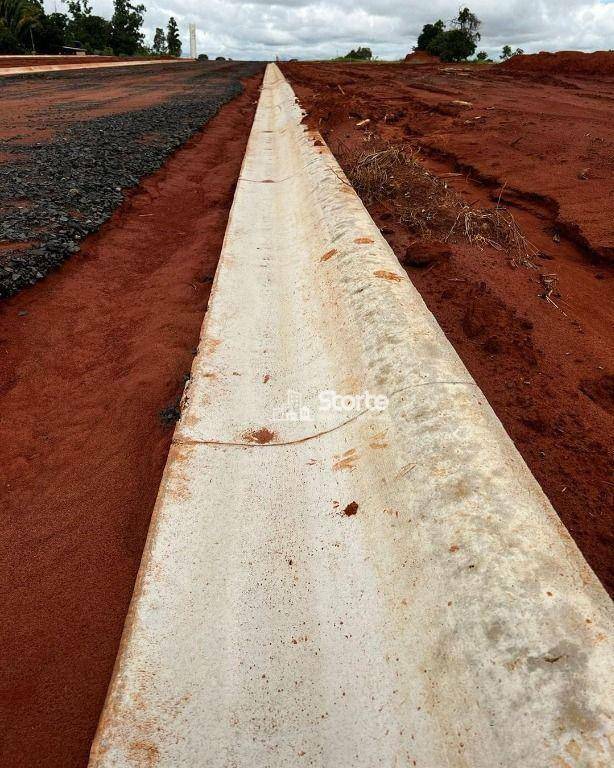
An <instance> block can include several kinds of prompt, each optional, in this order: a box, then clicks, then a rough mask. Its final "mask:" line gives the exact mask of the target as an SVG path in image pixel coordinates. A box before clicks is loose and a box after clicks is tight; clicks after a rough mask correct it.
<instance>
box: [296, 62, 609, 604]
mask: <svg viewBox="0 0 614 768" xmlns="http://www.w3.org/2000/svg"><path fill="white" fill-rule="evenodd" d="M283 71H284V73H285V74H286V76H287V77H289V79H290V81H291V83H292V85H293V86H294V88H295V90H296V92H297V95H298V96H299V100H300V101H301V104H302V105H303V107H304V108H305V109H306V110H307V117H306V122H307V123H308V124H309V126H310V127H311V128H313V129H316V130H319V131H320V132H321V133H322V135H323V137H324V138H325V139H326V140H327V141H328V143H329V146H330V147H331V149H332V150H333V151H334V152H335V153H336V155H337V158H338V159H339V161H340V163H341V165H342V166H343V167H344V169H345V170H346V172H349V170H350V163H351V158H352V156H355V154H354V155H353V153H355V152H356V151H357V150H360V148H361V147H362V148H364V147H368V146H370V141H372V140H373V138H372V137H375V138H376V139H377V140H379V141H380V142H385V143H386V142H390V143H392V144H397V145H398V144H403V145H405V146H406V147H409V148H413V150H414V151H418V152H419V155H418V157H419V160H420V162H421V163H422V164H423V165H424V166H425V168H426V169H427V170H428V171H430V172H431V173H433V174H435V175H437V176H439V177H440V178H441V179H442V180H445V181H446V182H447V183H448V185H449V186H450V187H452V188H453V189H454V190H455V191H456V192H457V193H458V194H459V195H460V196H461V197H462V198H463V199H464V200H465V202H466V203H467V204H473V205H474V206H478V207H481V208H489V207H490V208H492V207H494V206H495V205H496V204H497V201H498V200H499V199H500V201H501V203H502V204H503V205H505V206H506V207H507V208H508V210H510V211H511V212H512V213H513V216H514V218H515V219H516V221H517V222H518V224H519V225H520V226H521V228H522V230H523V231H524V234H525V235H526V236H527V237H528V238H529V240H530V241H532V242H533V243H534V244H535V246H536V247H537V248H538V249H539V251H540V256H539V257H535V259H534V261H535V268H532V269H530V268H527V267H526V266H519V265H514V264H513V263H512V262H511V259H510V258H509V257H508V256H507V255H506V253H505V252H502V251H500V250H495V249H494V248H491V247H484V248H483V249H480V248H479V247H477V246H476V245H475V244H473V245H472V244H470V243H469V242H468V241H467V240H464V239H462V238H454V239H453V240H452V241H450V242H448V243H445V247H444V246H442V245H441V244H439V245H438V244H436V243H432V242H428V240H425V238H424V237H422V236H421V235H420V234H419V233H418V232H416V231H412V230H411V229H409V228H408V227H407V226H405V225H403V224H402V223H400V221H399V217H398V208H397V207H396V206H397V205H398V204H399V203H402V200H398V199H387V200H382V201H381V202H377V203H372V204H369V203H368V202H367V207H368V208H369V210H370V212H371V214H372V215H373V217H374V219H375V221H376V222H377V223H379V224H380V227H381V229H382V232H383V234H384V236H385V237H386V238H387V239H388V242H389V243H390V245H391V246H392V248H393V250H394V251H395V253H396V255H397V257H398V258H399V260H400V261H401V262H402V263H404V264H405V267H406V270H407V273H408V275H409V277H410V279H411V280H412V281H413V283H414V285H415V286H416V288H417V289H418V290H419V291H420V293H421V294H422V296H423V298H424V300H425V301H426V303H427V305H428V307H429V309H430V310H431V311H432V312H433V314H434V315H435V317H436V318H437V320H438V321H439V324H440V325H441V326H442V328H443V330H444V331H445V333H446V334H447V336H448V338H449V339H450V341H451V342H452V344H453V345H454V347H455V348H456V350H457V352H458V353H459V355H460V357H461V358H462V359H463V361H464V363H465V364H466V365H467V367H468V369H469V371H470V372H471V374H472V375H473V376H474V378H475V379H476V381H477V383H478V384H479V385H480V387H481V389H482V390H483V392H484V393H485V395H486V396H487V398H488V400H489V402H490V404H491V405H492V407H493V408H494V410H495V412H496V413H497V415H498V417H499V418H500V419H501V421H502V422H503V424H504V426H505V428H506V429H507V431H508V433H509V434H510V435H511V437H512V439H513V440H514V442H515V444H516V446H517V447H518V449H519V451H520V453H521V454H522V456H523V457H524V459H525V461H526V462H527V464H528V465H529V467H530V469H531V471H532V472H533V474H534V475H535V476H536V478H537V479H538V481H539V482H540V484H541V486H542V488H543V489H544V491H545V493H546V494H547V496H548V497H549V499H550V501H551V502H552V504H553V506H554V508H555V509H556V511H557V512H558V514H559V516H560V517H561V519H562V520H563V522H564V524H565V525H566V526H567V528H568V529H569V531H570V533H571V534H572V536H573V537H574V539H575V541H576V542H577V544H578V546H579V547H580V549H581V550H582V552H583V554H584V556H585V557H586V558H587V560H588V562H589V563H590V565H591V566H592V568H593V569H594V570H595V572H596V573H597V575H598V576H599V578H600V579H601V580H602V582H603V583H604V585H605V586H606V588H607V589H609V590H610V592H611V593H614V562H613V558H612V551H613V546H614V528H613V522H614V503H613V501H614V496H613V491H614V477H613V476H612V466H613V462H612V459H613V456H612V449H613V446H614V345H613V344H612V326H613V322H614V302H613V301H612V298H613V290H612V286H613V284H614V283H613V278H614V265H613V264H612V256H613V255H614V226H613V224H612V217H611V210H610V208H611V206H609V205H608V204H606V202H605V201H607V200H612V199H614V174H613V173H612V170H613V169H614V82H611V81H607V80H593V81H590V82H589V81H587V80H585V81H583V82H582V83H580V82H579V81H574V80H567V81H565V82H564V83H563V84H562V85H561V84H560V83H558V81H557V82H556V83H554V84H553V82H551V81H550V80H547V82H539V83H536V82H534V81H532V80H527V79H525V78H524V77H519V76H518V75H517V74H516V73H514V75H513V77H511V76H507V75H504V74H501V72H500V69H499V68H496V67H490V68H482V67H479V68H478V67H471V66H464V67H459V66H449V65H439V66H431V67H429V66H420V67H414V66H407V65H382V64H378V65H377V66H365V65H360V66H353V65H351V64H336V63H335V64H332V63H331V64H321V65H317V66H316V65H310V64H298V63H297V64H285V65H283ZM339 86H341V88H342V91H343V94H342V93H341V91H340V89H339ZM367 119H368V120H369V122H368V123H366V124H365V123H363V121H364V120H367ZM359 124H360V125H359ZM584 169H586V173H583V170H584ZM581 172H582V173H581ZM584 176H586V178H584ZM551 274H555V275H556V277H557V280H558V283H557V286H556V291H555V292H554V294H553V295H552V297H551V298H552V300H553V301H554V302H555V303H556V304H557V307H555V306H553V305H552V304H551V303H550V302H548V301H546V300H545V299H544V298H541V296H542V295H543V293H544V287H543V282H542V281H543V277H542V275H551Z"/></svg>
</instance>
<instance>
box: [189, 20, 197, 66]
mask: <svg viewBox="0 0 614 768" xmlns="http://www.w3.org/2000/svg"><path fill="white" fill-rule="evenodd" d="M190 58H191V59H195V58H196V24H190Z"/></svg>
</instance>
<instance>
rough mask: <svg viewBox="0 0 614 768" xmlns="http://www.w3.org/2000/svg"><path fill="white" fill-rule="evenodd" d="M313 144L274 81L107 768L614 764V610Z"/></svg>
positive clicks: (183, 429)
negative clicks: (380, 405) (343, 403)
mask: <svg viewBox="0 0 614 768" xmlns="http://www.w3.org/2000/svg"><path fill="white" fill-rule="evenodd" d="M300 123H301V110H300V108H299V106H298V105H297V104H296V102H295V97H294V94H293V92H292V90H291V88H290V87H289V85H288V84H287V83H286V81H285V80H284V78H283V76H282V75H281V73H280V72H279V69H278V68H277V67H276V66H275V65H272V64H271V65H269V66H268V68H267V72H266V75H265V80H264V84H263V89H262V94H261V98H260V102H259V106H258V111H257V114H256V118H255V120H254V125H253V128H252V133H251V137H250V141H249V144H248V148H247V151H246V155H245V159H244V162H243V168H242V172H241V178H240V180H239V182H238V185H237V191H236V195H235V200H234V203H233V208H232V212H231V217H230V220H229V224H228V229H227V232H226V238H225V242H224V246H223V251H222V256H221V260H220V265H219V268H218V272H217V276H216V281H215V285H214V290H213V293H212V298H211V302H210V308H209V310H208V313H207V316H206V319H205V324H204V327H203V333H202V338H201V343H200V347H199V352H198V355H197V357H196V360H195V362H194V366H193V371H192V382H191V384H190V385H189V388H188V389H187V391H186V395H185V399H184V409H183V416H182V419H181V422H180V423H179V425H178V427H177V429H176V433H175V438H174V444H173V447H172V449H171V452H170V455H169V459H168V463H167V467H166V470H165V474H164V478H163V482H162V485H161V488H160V493H159V497H158V501H157V504H156V508H155V511H154V515H153V519H152V523H151V528H150V533H149V538H148V542H147V546H146V549H145V553H144V555H143V560H142V564H141V570H140V573H139V577H138V581H137V585H136V587H135V592H134V597H133V601H132V605H131V608H130V612H129V615H128V618H127V621H126V628H125V631H124V637H123V640H122V645H121V649H120V653H119V656H118V661H117V665H116V670H115V673H114V677H113V680H112V683H111V687H110V691H109V695H108V699H107V702H106V706H105V709H104V712H103V714H102V718H101V721H100V725H99V729H98V733H97V736H96V739H95V742H94V745H93V748H92V755H91V761H90V766H92V768H94V767H95V768H110V767H111V766H115V767H117V766H122V767H123V766H150V765H151V766H153V765H155V766H164V767H165V768H171V767H172V768H180V767H183V766H194V767H196V766H198V767H199V768H200V766H205V765H206V766H211V767H214V766H215V767H216V768H218V767H219V768H222V767H224V768H227V767H228V766H241V767H243V766H245V767H247V766H250V768H271V767H272V766H275V767H276V768H281V767H282V766H288V767H290V766H293V767H294V766H300V765H303V764H304V765H312V766H313V765H315V766H322V767H325V768H330V767H332V766H339V767H340V768H361V767H364V768H374V767H375V766H377V765H382V766H412V765H417V766H425V768H439V767H440V766H442V767H443V766H448V767H449V766H458V767H459V768H460V767H461V766H463V767H465V768H466V767H467V766H471V768H494V766H505V767H506V768H518V766H523V768H544V766H550V765H551V766H606V765H610V764H611V763H612V761H613V757H614V755H613V751H612V743H611V741H610V738H611V732H608V728H609V722H610V715H611V707H612V698H613V697H612V686H611V683H610V680H609V679H608V672H609V671H610V670H611V663H612V643H611V630H612V623H613V611H612V604H611V602H610V600H609V598H608V596H607V595H606V593H605V591H604V590H603V588H602V587H601V585H600V584H599V582H598V581H597V579H596V577H595V576H594V574H593V573H592V571H591V570H590V569H589V567H588V565H587V564H586V562H585V561H584V560H583V558H582V556H581V555H580V553H579V551H578V549H577V548H576V546H575V544H574V543H573V541H572V540H571V538H570V537H569V535H568V533H567V532H566V530H565V529H564V527H563V526H562V524H561V523H560V521H559V519H558V518H557V516H556V514H555V513H554V511H553V509H552V507H551V506H550V504H549V502H548V501H547V499H546V498H545V496H544V494H543V493H542V491H541V489H540V488H539V486H538V484H537V483H536V481H535V480H534V478H533V477H532V475H531V474H530V472H529V470H528V469H527V467H526V465H525V464H524V462H523V461H522V459H521V457H520V456H519V454H518V452H517V451H516V449H515V447H514V445H513V444H512V442H511V440H510V439H509V437H508V436H507V434H506V433H505V431H504V430H503V428H502V426H501V424H500V422H499V421H498V419H497V418H496V416H495V415H494V413H493V412H492V410H491V409H490V407H489V405H488V403H487V402H486V400H485V398H484V396H483V395H482V393H481V392H480V390H479V389H478V388H477V386H476V385H475V383H474V382H473V380H472V379H471V377H470V375H469V373H468V372H467V370H466V369H465V367H464V366H463V364H462V362H461V361H460V360H459V358H458V357H457V355H456V353H455V352H454V350H453V349H452V347H451V345H450V344H449V342H448V341H447V339H446V338H445V336H444V334H443V333H442V331H441V329H440V328H439V327H438V325H437V323H436V321H435V320H434V318H433V317H432V315H431V314H430V313H429V312H428V310H427V309H426V307H425V305H424V303H423V302H422V299H421V298H420V296H419V295H418V293H417V291H416V290H415V289H414V288H413V286H412V285H411V283H410V281H409V280H408V279H407V276H406V274H405V273H404V271H403V270H402V268H401V267H400V265H399V263H398V261H397V260H396V258H395V256H394V254H393V253H392V251H391V250H390V248H389V246H388V245H387V243H386V241H385V240H384V239H383V237H382V236H381V234H380V232H379V230H378V229H377V227H376V226H375V224H374V222H373V221H372V220H371V218H370V217H369V215H368V213H367V211H366V210H365V209H364V207H363V205H362V203H361V202H360V200H359V199H358V198H357V196H356V195H355V193H354V191H353V190H352V188H351V187H350V186H349V184H348V182H347V179H346V178H345V177H344V175H343V172H342V171H341V169H340V168H339V166H338V165H337V163H336V162H335V160H334V158H333V157H332V155H331V153H330V152H329V150H328V149H327V147H326V146H325V145H324V142H323V141H322V140H321V138H320V137H319V136H318V135H316V134H310V133H309V132H307V131H306V129H305V128H304V127H303V126H302V125H301V124H300ZM326 390H332V391H335V392H337V393H340V394H348V395H358V394H360V393H364V392H365V390H368V391H369V392H370V393H371V394H377V395H381V396H385V397H386V398H387V400H388V405H387V407H386V408H384V409H383V410H381V411H377V410H370V409H369V408H368V407H366V405H365V403H364V402H363V403H362V405H360V406H358V407H357V408H355V409H353V410H341V411H335V410H326V409H324V408H323V407H322V401H321V394H320V393H321V392H323V391H326ZM289 393H290V394H289ZM293 416H295V417H297V418H292V417H293Z"/></svg>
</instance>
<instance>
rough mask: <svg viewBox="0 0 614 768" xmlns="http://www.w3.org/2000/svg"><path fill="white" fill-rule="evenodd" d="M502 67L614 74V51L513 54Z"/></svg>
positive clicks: (571, 73) (534, 70)
mask: <svg viewBox="0 0 614 768" xmlns="http://www.w3.org/2000/svg"><path fill="white" fill-rule="evenodd" d="M499 66H500V67H501V68H502V69H509V70H514V71H519V72H520V71H521V72H537V73H540V74H557V75H601V76H603V75H614V52H613V51H595V52H594V53H581V52H580V51H558V52H557V53H546V52H543V51H542V52H541V53H534V54H527V55H523V56H513V57H512V58H511V59H508V60H507V61H506V62H504V63H503V64H500V65H499Z"/></svg>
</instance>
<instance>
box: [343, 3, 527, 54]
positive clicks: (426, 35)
mask: <svg viewBox="0 0 614 768" xmlns="http://www.w3.org/2000/svg"><path fill="white" fill-rule="evenodd" d="M448 24H449V26H447V25H446V23H445V22H444V21H442V20H441V19H438V20H437V21H435V22H433V23H432V24H425V25H424V26H423V27H422V32H421V33H420V34H419V35H418V40H417V42H416V45H415V46H414V51H423V52H425V53H430V54H431V55H432V56H437V57H438V58H440V59H441V60H442V61H466V60H467V59H468V58H469V57H470V56H473V55H474V54H475V58H476V60H477V61H489V59H488V53H487V52H486V51H479V52H478V53H477V54H476V53H475V51H476V48H477V46H478V42H479V41H480V39H481V37H482V36H481V34H480V27H481V25H482V22H481V21H480V19H478V17H477V16H476V15H475V13H472V12H471V11H470V10H469V8H460V9H459V11H458V15H457V16H456V17H455V18H454V19H452V20H451V21H449V22H448ZM522 53H524V51H523V50H522V48H516V50H512V48H511V46H509V45H504V46H503V50H502V52H501V56H500V57H499V58H500V59H501V60H503V61H505V60H506V59H509V58H511V57H512V56H518V55H520V54H522ZM341 58H342V59H348V60H352V61H370V60H371V59H372V58H373V54H372V52H371V49H370V48H366V47H361V48H356V49H352V50H351V51H350V52H349V53H347V54H346V55H345V56H342V57H341Z"/></svg>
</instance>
